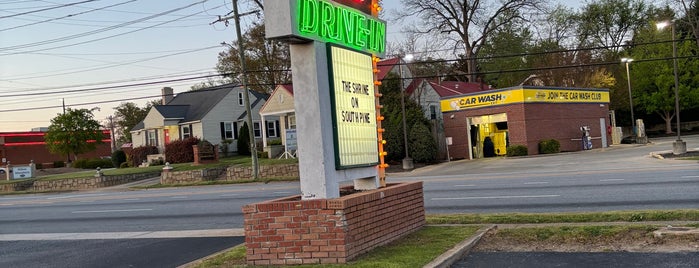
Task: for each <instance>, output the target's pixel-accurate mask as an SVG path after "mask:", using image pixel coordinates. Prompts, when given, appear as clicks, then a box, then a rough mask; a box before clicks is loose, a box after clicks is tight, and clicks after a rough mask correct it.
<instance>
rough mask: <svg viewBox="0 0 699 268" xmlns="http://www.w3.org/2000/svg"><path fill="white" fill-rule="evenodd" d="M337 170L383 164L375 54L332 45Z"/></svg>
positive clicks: (332, 85)
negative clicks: (375, 78)
mask: <svg viewBox="0 0 699 268" xmlns="http://www.w3.org/2000/svg"><path fill="white" fill-rule="evenodd" d="M329 52H330V61H331V64H330V68H331V76H332V77H331V81H332V82H331V85H330V86H331V87H332V88H331V92H332V94H331V95H332V104H333V112H334V114H333V123H334V126H333V130H334V131H335V162H336V163H335V167H336V168H337V169H344V168H351V167H360V166H372V165H376V164H378V162H379V149H378V142H377V139H378V134H377V132H376V97H375V96H374V72H373V65H372V61H371V55H367V54H364V53H360V52H355V51H352V50H348V49H343V48H339V47H335V46H329Z"/></svg>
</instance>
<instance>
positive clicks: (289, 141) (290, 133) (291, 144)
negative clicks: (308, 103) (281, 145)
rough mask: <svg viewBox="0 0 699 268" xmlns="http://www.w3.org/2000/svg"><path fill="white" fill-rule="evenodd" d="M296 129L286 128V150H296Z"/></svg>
mask: <svg viewBox="0 0 699 268" xmlns="http://www.w3.org/2000/svg"><path fill="white" fill-rule="evenodd" d="M296 148H297V146H296V129H295V128H289V129H287V130H286V151H287V152H291V151H296Z"/></svg>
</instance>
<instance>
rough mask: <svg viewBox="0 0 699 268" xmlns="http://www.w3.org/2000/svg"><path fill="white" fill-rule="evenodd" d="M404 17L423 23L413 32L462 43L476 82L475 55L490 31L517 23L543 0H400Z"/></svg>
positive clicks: (471, 77)
mask: <svg viewBox="0 0 699 268" xmlns="http://www.w3.org/2000/svg"><path fill="white" fill-rule="evenodd" d="M401 2H402V3H403V9H402V11H399V12H398V13H399V14H398V16H399V17H401V18H405V17H412V16H418V17H419V18H420V20H421V23H419V24H417V25H416V26H415V27H414V28H413V29H410V31H411V32H415V33H424V34H432V35H434V38H440V37H443V38H442V39H443V41H444V42H445V43H448V44H451V45H452V46H453V48H454V49H455V50H456V49H460V48H462V47H463V50H464V54H463V55H464V60H465V61H466V73H467V74H468V77H469V81H470V82H476V73H477V72H478V69H477V65H476V56H477V55H478V52H479V50H480V48H481V47H482V46H483V44H485V42H486V41H487V39H488V38H490V36H491V34H492V33H493V32H494V31H496V30H498V29H500V28H501V27H503V26H505V25H508V24H512V23H517V22H519V21H521V20H523V19H524V17H523V16H522V15H523V14H524V13H525V12H526V11H527V10H528V9H531V8H537V7H539V6H540V5H541V3H542V1H541V0H502V1H499V3H498V4H493V3H492V2H489V1H470V0H431V1H424V0H401Z"/></svg>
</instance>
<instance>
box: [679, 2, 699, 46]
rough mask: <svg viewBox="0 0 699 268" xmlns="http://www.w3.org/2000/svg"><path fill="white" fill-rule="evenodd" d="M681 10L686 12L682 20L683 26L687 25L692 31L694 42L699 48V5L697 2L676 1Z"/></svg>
mask: <svg viewBox="0 0 699 268" xmlns="http://www.w3.org/2000/svg"><path fill="white" fill-rule="evenodd" d="M675 3H676V4H677V5H678V6H679V8H680V10H682V12H684V17H683V18H682V20H680V23H681V24H682V25H686V26H688V27H689V29H691V32H692V34H693V35H694V40H695V41H696V43H697V46H699V5H697V1H696V0H675Z"/></svg>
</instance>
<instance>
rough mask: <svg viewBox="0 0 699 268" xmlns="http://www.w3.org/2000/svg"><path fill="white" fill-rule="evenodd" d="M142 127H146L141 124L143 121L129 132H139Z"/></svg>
mask: <svg viewBox="0 0 699 268" xmlns="http://www.w3.org/2000/svg"><path fill="white" fill-rule="evenodd" d="M144 127H146V125H145V124H143V121H141V122H138V124H136V125H135V126H133V128H132V129H131V130H130V131H137V130H141V129H143V128H144Z"/></svg>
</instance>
